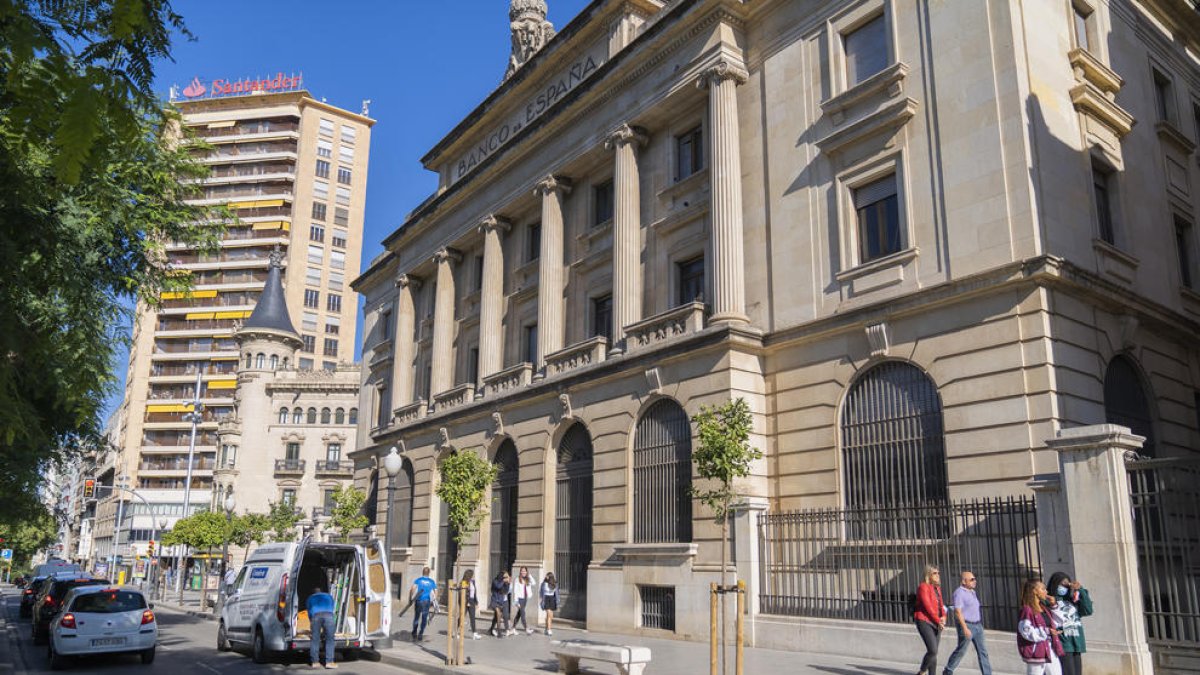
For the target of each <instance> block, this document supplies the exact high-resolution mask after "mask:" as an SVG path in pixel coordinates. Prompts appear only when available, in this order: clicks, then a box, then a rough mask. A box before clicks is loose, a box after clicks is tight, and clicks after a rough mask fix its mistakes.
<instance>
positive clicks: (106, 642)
mask: <svg viewBox="0 0 1200 675" xmlns="http://www.w3.org/2000/svg"><path fill="white" fill-rule="evenodd" d="M123 644H125V638H97V639H95V640H92V646H93V647H112V646H114V645H123Z"/></svg>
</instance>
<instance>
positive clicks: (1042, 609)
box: [1017, 579, 1062, 675]
mask: <svg viewBox="0 0 1200 675" xmlns="http://www.w3.org/2000/svg"><path fill="white" fill-rule="evenodd" d="M1048 601H1049V598H1048V597H1047V595H1046V585H1045V584H1043V583H1042V582H1041V581H1040V580H1038V579H1030V580H1028V581H1026V582H1025V585H1024V586H1023V587H1022V588H1021V616H1020V618H1019V619H1018V620H1017V651H1019V652H1020V654H1021V660H1022V661H1024V662H1025V675H1062V667H1061V662H1060V661H1059V657H1060V656H1062V644H1061V643H1060V642H1059V639H1058V629H1057V627H1056V626H1055V624H1054V615H1053V614H1052V613H1051V612H1050V610H1048V609H1047V608H1046V604H1047V602H1048Z"/></svg>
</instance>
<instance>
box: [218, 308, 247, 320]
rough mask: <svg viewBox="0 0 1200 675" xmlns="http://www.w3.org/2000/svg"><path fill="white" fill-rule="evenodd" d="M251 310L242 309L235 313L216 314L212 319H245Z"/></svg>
mask: <svg viewBox="0 0 1200 675" xmlns="http://www.w3.org/2000/svg"><path fill="white" fill-rule="evenodd" d="M252 311H253V310H249V309H242V310H238V311H236V312H217V313H216V315H215V316H214V317H213V318H214V319H245V318H246V317H248V316H250V313H251V312H252Z"/></svg>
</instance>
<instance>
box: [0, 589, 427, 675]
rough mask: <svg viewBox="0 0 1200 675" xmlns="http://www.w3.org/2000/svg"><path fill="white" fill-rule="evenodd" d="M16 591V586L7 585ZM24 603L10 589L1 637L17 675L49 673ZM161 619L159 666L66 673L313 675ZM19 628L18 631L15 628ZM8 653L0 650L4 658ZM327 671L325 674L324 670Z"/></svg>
mask: <svg viewBox="0 0 1200 675" xmlns="http://www.w3.org/2000/svg"><path fill="white" fill-rule="evenodd" d="M8 589H11V587H8ZM19 603H20V600H19V598H18V596H16V595H15V594H14V593H13V591H11V590H8V591H7V592H6V593H5V594H4V595H3V596H0V611H2V612H3V616H4V619H5V621H6V622H7V625H8V628H9V630H8V632H7V634H5V633H0V640H5V641H8V642H9V644H8V645H7V647H8V650H9V653H10V660H11V661H12V662H13V665H14V667H15V671H16V672H17V673H49V672H51V670H50V662H49V660H48V659H47V658H46V648H45V647H43V646H36V645H34V644H33V641H32V640H31V639H30V637H29V631H30V627H29V619H20V618H18V617H17V612H18V607H19ZM155 614H156V615H157V617H158V631H159V632H158V654H157V656H156V658H155V659H154V663H153V664H151V665H149V666H143V665H142V664H141V661H139V660H138V657H137V656H136V655H131V656H118V655H112V656H102V657H93V658H89V659H87V660H86V661H85V660H79V661H76V662H75V664H74V665H73V667H72V668H71V669H70V670H69V671H67V672H70V673H77V674H80V675H85V674H87V673H103V674H104V675H118V674H119V673H145V675H154V674H155V673H163V674H169V675H224V674H225V673H268V672H285V671H287V670H289V668H290V669H292V670H293V671H294V670H295V669H296V668H297V667H299V668H300V670H301V672H306V671H308V668H307V667H306V666H305V665H304V664H305V662H306V660H305V659H297V660H293V661H291V662H290V665H289V664H286V663H284V662H280V663H270V664H264V665H257V664H255V663H254V662H253V661H251V660H250V658H249V657H248V656H246V655H244V654H238V653H236V652H226V653H221V652H218V651H217V649H216V641H217V628H216V626H217V624H216V623H214V622H212V621H205V620H204V619H200V618H197V617H194V616H191V615H189V614H183V613H180V612H175V611H171V610H166V609H161V608H160V609H156V610H155ZM14 628H15V629H16V630H15V631H14V630H13V629H14ZM2 653H3V650H2V649H0V654H2ZM321 672H324V671H321ZM338 672H349V673H366V674H368V675H384V674H386V675H404V674H406V673H409V672H411V671H408V670H405V669H402V668H397V667H395V666H389V665H385V664H382V663H376V662H372V661H370V660H369V655H364V658H363V659H360V660H358V661H355V662H353V663H342V664H340V670H339V671H338Z"/></svg>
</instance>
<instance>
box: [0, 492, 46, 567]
mask: <svg viewBox="0 0 1200 675" xmlns="http://www.w3.org/2000/svg"><path fill="white" fill-rule="evenodd" d="M39 508H40V510H39V511H37V512H35V514H34V515H33V516H32V517H27V518H26V519H25V520H23V521H22V522H20V523H16V524H0V537H4V544H3V545H0V548H11V549H12V550H13V569H19V568H24V567H25V566H27V565H28V564H29V561H30V558H32V557H33V555H34V554H35V553H37V552H38V551H40V550H42V549H44V548H46V547H47V546H49V545H50V544H52V543H54V540H55V539H57V538H58V524H57V523H56V522H55V520H54V516H52V515H50V512H49V511H47V510H46V507H45V506H40V505H39Z"/></svg>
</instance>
